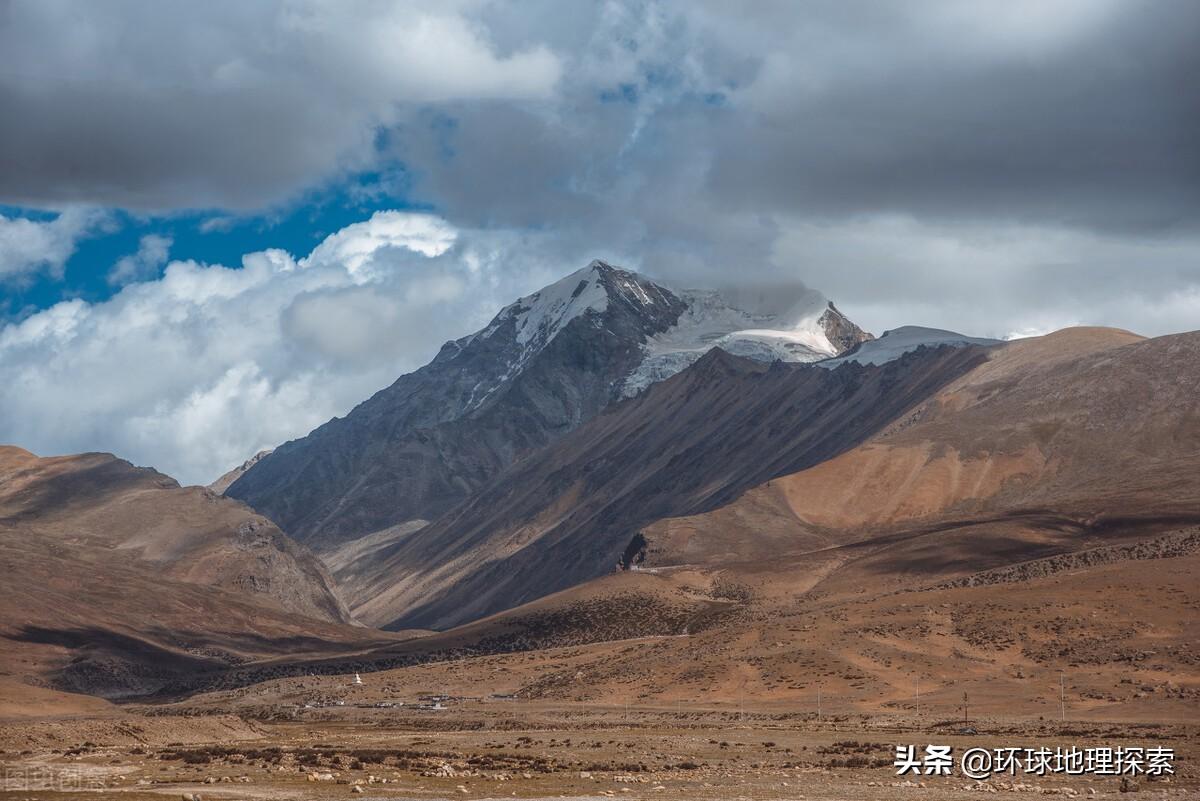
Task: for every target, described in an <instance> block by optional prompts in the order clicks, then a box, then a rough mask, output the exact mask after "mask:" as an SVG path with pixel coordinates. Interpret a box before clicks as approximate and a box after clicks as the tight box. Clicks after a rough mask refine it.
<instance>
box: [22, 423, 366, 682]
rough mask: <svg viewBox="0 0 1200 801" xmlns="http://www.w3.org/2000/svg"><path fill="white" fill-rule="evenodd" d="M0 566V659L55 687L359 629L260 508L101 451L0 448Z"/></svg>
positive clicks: (311, 560)
mask: <svg viewBox="0 0 1200 801" xmlns="http://www.w3.org/2000/svg"><path fill="white" fill-rule="evenodd" d="M0 570H3V573H4V576H5V592H4V594H3V598H2V599H0V610H2V614H0V621H2V622H0V626H2V629H0V636H3V637H5V638H6V641H5V646H4V648H3V653H4V660H3V664H0V670H3V671H5V672H6V673H7V674H8V675H10V676H15V677H17V678H24V679H29V680H33V681H43V682H49V683H50V684H51V685H52V686H54V687H56V688H59V689H68V690H78V691H80V692H88V693H94V694H98V695H104V696H122V695H126V694H141V693H146V692H152V691H153V690H154V689H155V688H156V687H157V686H159V685H161V684H162V683H163V682H164V681H166V680H167V679H169V678H170V677H171V676H173V675H176V674H179V673H186V672H190V671H204V670H210V669H216V668H221V667H224V666H227V665H228V664H233V663H237V662H240V661H244V660H246V659H250V658H255V657H258V656H261V655H263V654H272V653H274V654H279V653H287V652H289V651H293V650H295V651H303V650H304V649H306V648H311V647H315V644H317V643H319V642H320V640H322V639H328V640H331V641H342V642H354V641H359V640H363V639H364V637H363V634H362V630H361V629H355V628H352V627H350V626H349V625H348V624H349V623H350V618H349V616H348V614H347V612H346V610H345V607H344V606H343V604H342V603H341V601H340V600H339V599H338V597H337V596H336V595H335V593H334V591H333V590H332V584H331V581H330V579H329V577H328V575H327V573H326V571H325V568H324V567H323V566H322V565H321V563H320V562H319V561H317V559H316V558H315V557H314V556H313V555H312V554H310V553H309V552H308V551H307V550H306V549H305V548H303V547H301V546H298V545H297V544H296V543H294V542H292V541H291V540H289V539H288V538H287V537H286V536H284V534H283V533H282V532H281V531H279V529H278V528H276V527H275V526H274V525H273V524H271V523H270V522H269V521H267V520H266V519H265V518H263V517H261V516H260V515H257V514H255V513H254V512H253V511H252V510H250V509H249V508H247V507H246V506H244V505H243V504H241V503H239V502H236V501H233V500H229V499H225V498H221V497H220V496H218V495H215V494H214V493H212V492H210V491H208V490H206V489H203V488H201V487H180V486H179V485H178V484H177V483H176V482H175V481H174V480H173V479H171V478H169V477H167V476H164V475H162V474H160V473H157V472H155V471H153V470H148V469H143V468H136V467H133V466H132V465H130V464H129V463H128V462H124V461H122V460H120V459H117V458H115V457H113V456H110V455H107V454H83V455H80V456H63V457H54V458H44V459H43V458H38V457H36V456H34V455H33V454H31V453H29V452H27V451H24V450H21V449H19V448H12V447H0ZM376 641H378V639H376ZM321 647H324V646H323V645H322V646H321Z"/></svg>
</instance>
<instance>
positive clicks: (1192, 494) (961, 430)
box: [645, 329, 1200, 564]
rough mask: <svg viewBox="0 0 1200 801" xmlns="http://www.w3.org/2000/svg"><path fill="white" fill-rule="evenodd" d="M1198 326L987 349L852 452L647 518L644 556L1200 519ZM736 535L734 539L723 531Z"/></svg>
mask: <svg viewBox="0 0 1200 801" xmlns="http://www.w3.org/2000/svg"><path fill="white" fill-rule="evenodd" d="M1197 365H1200V333H1192V334H1181V335H1176V336H1168V337H1159V338H1157V339H1152V340H1141V339H1140V338H1138V337H1136V336H1134V335H1132V334H1129V333H1128V332H1123V331H1115V330H1111V329H1069V330H1066V331H1062V332H1059V333H1056V334H1052V335H1049V336H1047V337H1041V338H1037V339H1031V340H1024V341H1020V342H1016V343H1013V344H1010V345H1007V346H1005V347H1003V348H999V349H994V350H992V351H991V353H990V356H989V359H988V361H987V362H986V363H985V364H982V365H980V366H978V367H976V368H975V369H974V370H972V371H971V372H969V373H967V374H966V375H964V376H962V377H960V378H958V379H957V380H955V381H953V382H952V383H950V384H948V385H947V386H946V387H945V388H944V389H942V390H941V391H940V392H938V393H937V394H936V395H934V396H933V397H931V398H930V399H928V400H927V401H925V402H923V403H921V404H920V405H918V406H916V407H914V408H913V409H911V410H910V411H909V412H908V413H907V414H905V415H904V416H903V417H902V418H901V419H898V420H897V421H896V422H894V423H893V424H892V425H890V426H888V427H887V428H885V429H883V430H882V431H880V432H879V433H878V434H876V435H875V436H873V437H872V438H870V439H869V440H867V441H866V442H864V443H862V444H860V445H858V446H857V447H855V448H853V449H851V450H848V451H847V452H845V453H843V454H841V455H839V456H837V457H835V458H833V459H830V460H828V461H826V462H823V463H821V464H819V465H815V466H813V467H811V468H809V469H806V470H803V471H800V472H798V473H794V474H791V475H787V476H783V477H780V478H777V479H774V480H772V481H770V482H769V483H764V484H762V485H760V486H758V487H755V488H754V489H752V490H750V491H748V492H746V493H745V495H743V496H742V497H741V498H739V499H738V500H737V501H736V502H734V503H732V504H729V505H728V506H726V507H724V508H721V509H718V510H714V511H713V512H711V513H709V514H705V515H702V516H699V517H690V518H682V519H673V520H663V521H660V522H659V523H656V524H654V525H652V526H649V527H648V528H647V529H646V531H645V535H646V537H647V539H648V541H649V543H650V545H649V547H648V561H649V563H651V564H673V563H681V564H682V563H693V562H696V561H697V560H701V561H705V560H712V559H720V558H727V551H728V549H729V548H731V547H736V548H737V549H738V552H739V553H741V554H742V555H743V556H745V557H757V556H765V555H768V554H769V553H770V552H771V551H772V550H773V549H774V548H775V545H774V544H773V543H775V542H778V541H785V542H786V541H791V540H799V539H810V538H812V537H813V536H816V535H818V534H824V535H826V536H830V537H832V538H833V539H835V540H836V541H839V542H845V541H847V540H848V539H855V538H858V537H865V536H867V535H868V534H870V535H872V536H873V535H875V534H878V533H879V532H880V531H883V530H889V529H895V528H916V527H921V526H931V527H945V526H946V525H954V524H955V521H962V522H963V523H964V524H966V523H970V522H976V521H980V520H988V519H994V518H997V517H1002V516H1007V517H1019V516H1022V515H1032V516H1038V515H1040V516H1042V517H1054V518H1061V519H1062V520H1064V521H1066V524H1069V525H1071V526H1073V527H1081V528H1099V527H1102V526H1103V525H1105V522H1104V521H1105V520H1106V519H1109V520H1112V521H1114V522H1113V524H1114V525H1115V524H1116V521H1118V520H1121V519H1123V518H1135V519H1141V520H1144V521H1145V522H1146V524H1147V525H1153V524H1154V521H1156V520H1158V521H1163V522H1167V523H1178V524H1181V525H1182V524H1187V523H1191V522H1195V521H1197V520H1200V404H1197V402H1196V400H1195V399H1196V397H1197V393H1198V392H1200V368H1198V367H1197ZM731 544H736V545H731Z"/></svg>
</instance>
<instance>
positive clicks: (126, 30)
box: [0, 0, 1200, 482]
mask: <svg viewBox="0 0 1200 801" xmlns="http://www.w3.org/2000/svg"><path fill="white" fill-rule="evenodd" d="M0 53H3V64H2V65H0V441H4V442H12V443H15V444H19V445H22V446H24V447H27V448H30V449H31V450H34V451H36V452H39V453H45V454H49V453H65V452H76V451H83V450H106V451H113V452H116V453H118V454H119V455H122V456H125V457H127V458H130V459H131V460H133V461H134V462H136V463H139V464H151V465H154V466H156V467H158V468H160V469H162V470H164V471H165V472H168V473H171V474H172V475H175V476H176V477H178V478H180V479H181V480H184V481H186V482H207V481H209V480H211V479H213V478H215V477H216V475H218V474H219V473H220V472H222V471H223V470H225V469H227V468H228V467H230V466H232V465H233V464H235V463H237V462H240V461H241V460H242V459H244V458H246V457H248V456H249V455H251V454H252V453H254V452H255V451H256V450H257V449H259V448H262V447H267V446H270V445H274V444H277V443H278V442H280V441H282V440H285V439H288V438H292V437H295V436H299V435H302V434H304V433H306V432H307V431H308V430H309V429H311V428H312V427H313V426H315V425H317V424H319V423H320V422H323V421H324V420H326V419H328V418H329V417H330V416H333V415H335V414H344V413H345V412H346V411H347V410H348V409H349V408H350V407H351V406H353V405H354V403H356V402H357V401H360V400H362V399H364V398H366V397H367V396H368V395H370V394H371V393H372V392H373V391H375V390H377V389H379V388H380V387H382V386H385V385H386V384H388V383H390V382H391V381H392V380H394V378H395V377H396V376H398V375H399V374H401V373H403V372H406V371H408V370H411V369H413V368H414V367H416V366H419V365H420V364H421V363H423V362H425V361H427V360H428V359H429V358H430V357H431V356H432V354H433V353H435V352H436V350H437V347H438V346H439V345H440V344H441V342H442V341H444V340H446V339H449V338H452V337H456V336H459V335H462V334H464V333H467V332H469V331H471V330H474V329H475V328H478V327H480V326H481V325H482V324H484V323H485V322H486V321H487V319H488V318H490V316H491V315H492V314H494V312H495V311H496V310H497V309H498V308H499V307H500V306H501V305H503V304H504V303H506V302H508V301H510V300H512V299H513V298H515V297H517V296H518V295H521V294H524V293H527V292H529V291H532V290H534V289H536V288H538V287H539V286H541V285H544V284H545V283H548V282H549V281H552V280H554V279H555V278H557V277H559V276H561V275H563V274H566V273H568V272H571V271H572V270H574V269H577V268H578V267H580V266H583V265H584V264H585V263H586V262H587V261H589V260H590V259H591V258H595V257H599V258H605V259H607V260H610V261H613V262H615V263H619V264H624V265H626V266H629V267H631V268H634V269H638V270H641V271H642V272H644V273H646V274H648V275H650V276H652V277H656V278H659V279H662V280H663V281H664V282H666V283H669V284H674V285H679V286H720V285H724V284H744V283H761V284H765V285H777V284H779V283H781V282H796V283H804V284H807V285H809V286H811V287H813V288H815V289H818V290H820V291H821V292H823V293H824V294H825V295H827V296H828V297H830V298H831V299H833V300H834V301H835V302H836V303H837V304H838V305H839V307H840V308H841V309H842V310H843V311H844V312H846V313H847V314H848V315H849V316H850V317H851V318H852V319H854V320H856V321H858V322H859V323H860V324H862V325H863V326H864V327H867V328H869V329H871V330H874V331H875V332H876V333H878V332H880V331H882V330H884V329H887V328H891V327H895V326H898V325H904V324H923V325H932V326H939V327H947V328H953V329H957V330H960V331H963V332H965V333H969V334H975V335H991V336H1009V335H1015V334H1029V333H1036V332H1043V331H1047V330H1052V329H1054V328H1058V327H1062V326H1067V325H1076V324H1096V325H1113V326H1119V327H1123V328H1129V329H1132V330H1135V331H1138V332H1140V333H1144V334H1148V335H1158V334H1164V333H1170V332H1177V331H1183V330H1192V329H1196V328H1200V133H1198V132H1200V91H1198V89H1197V76H1198V75H1200V4H1198V3H1196V2H1192V0H1160V1H1158V2H1148V1H1146V0H1143V1H1142V2H1133V1H1132V0H1006V2H1003V3H977V2H969V1H968V0H956V1H954V2H951V1H950V0H926V1H925V2H921V1H920V0H914V1H913V2H887V3H885V2H875V3H864V2H848V1H847V0H831V2H791V1H788V2H769V1H767V0H764V1H763V2H756V3H753V4H734V3H728V2H715V1H714V2H698V1H697V0H690V1H689V2H679V3H672V2H662V3H659V2H602V3H584V2H577V3H575V2H572V3H564V2H561V0H530V1H529V2H522V3H519V4H518V3H500V2H486V1H485V0H466V1H464V2H447V1H446V0H438V2H399V3H396V2H337V3H333V2H329V3H318V2H307V1H306V0H294V1H291V2H265V1H264V2H254V3H244V2H232V1H230V2H212V1H211V0H210V1H209V2H204V3H184V2H170V1H168V2H161V1H154V0H146V2H120V1H119V0H114V1H113V2H105V3H95V2H85V0H78V1H77V2H54V1H53V0H37V1H36V2H34V1H33V0H30V1H29V2H18V1H16V0H0Z"/></svg>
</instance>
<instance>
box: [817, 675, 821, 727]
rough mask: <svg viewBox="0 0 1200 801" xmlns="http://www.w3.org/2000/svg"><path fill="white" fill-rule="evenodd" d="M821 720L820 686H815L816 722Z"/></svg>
mask: <svg viewBox="0 0 1200 801" xmlns="http://www.w3.org/2000/svg"><path fill="white" fill-rule="evenodd" d="M820 719H821V685H819V684H818V685H817V720H818V721H819V720H820Z"/></svg>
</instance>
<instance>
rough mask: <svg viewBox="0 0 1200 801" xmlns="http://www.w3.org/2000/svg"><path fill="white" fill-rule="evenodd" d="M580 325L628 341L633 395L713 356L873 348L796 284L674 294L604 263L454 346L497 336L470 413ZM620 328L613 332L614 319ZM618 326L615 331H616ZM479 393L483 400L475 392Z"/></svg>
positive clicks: (622, 382) (795, 357)
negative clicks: (497, 350) (634, 356)
mask: <svg viewBox="0 0 1200 801" xmlns="http://www.w3.org/2000/svg"><path fill="white" fill-rule="evenodd" d="M580 318H585V319H590V320H592V321H593V323H594V324H595V325H597V326H607V327H609V328H610V329H612V330H621V331H625V332H626V334H627V335H628V336H629V337H630V339H631V341H630V344H631V345H632V346H634V347H636V348H638V349H640V351H641V353H642V356H641V358H640V359H638V360H637V365H636V366H635V367H634V369H633V370H632V371H631V372H629V373H628V374H627V375H624V376H622V377H620V379H619V380H618V383H617V385H616V388H617V391H618V394H619V395H623V396H631V395H636V394H637V393H638V392H640V391H642V390H643V389H645V388H646V387H648V386H649V385H650V384H652V383H654V382H656V381H661V380H663V379H665V378H669V377H670V376H672V375H674V374H675V373H678V372H679V371H681V370H683V369H685V368H687V367H688V366H690V365H691V364H693V363H694V362H696V361H697V360H698V359H699V358H700V357H701V356H703V355H704V354H705V353H707V352H708V351H710V350H712V349H713V348H715V347H719V348H721V349H723V350H725V351H727V352H729V353H732V354H734V355H737V356H744V357H747V358H752V359H757V360H759V361H776V360H779V361H785V362H815V361H820V360H822V359H828V358H830V357H834V356H837V355H838V354H840V353H843V352H845V351H846V350H847V349H848V348H851V347H853V346H854V345H856V344H858V343H859V342H862V341H864V340H866V339H870V338H871V337H870V335H869V334H866V333H864V332H863V331H862V330H861V329H860V328H858V326H856V325H854V323H852V322H850V321H849V320H847V319H846V318H845V317H844V316H843V315H842V314H841V312H839V311H838V310H837V309H836V308H834V306H833V304H832V303H829V302H828V301H827V300H826V298H825V297H824V296H823V295H822V294H821V293H819V292H817V291H815V290H812V289H809V288H807V287H805V286H803V285H802V284H799V283H793V284H790V285H782V286H770V287H756V288H731V289H722V290H713V289H674V288H670V287H667V286H664V285H662V284H659V283H656V282H653V281H651V280H649V279H647V278H645V277H644V276H642V275H639V274H638V273H635V272H632V271H630V270H624V269H621V268H619V267H614V266H612V265H611V264H608V263H607V262H603V261H600V260H595V261H592V262H591V263H590V264H588V265H587V266H586V267H584V268H583V269H580V270H576V271H575V272H573V273H571V274H570V275H567V276H566V277H564V278H561V279H559V280H558V281H555V282H554V283H552V284H550V285H548V286H546V287H543V288H542V289H540V290H538V291H537V292H534V293H532V294H529V295H526V296H524V297H522V298H519V299H518V300H516V301H514V302H513V303H511V304H509V305H508V306H506V307H504V308H503V309H502V310H501V311H500V313H499V314H497V315H496V317H495V319H493V320H492V322H491V324H490V325H488V327H487V328H485V329H484V330H482V331H480V332H479V333H478V334H475V335H473V336H471V337H468V338H466V339H464V340H460V341H459V342H458V343H454V344H455V346H456V347H459V348H460V347H465V346H466V345H467V344H468V343H469V342H470V341H471V340H475V339H477V338H483V339H488V338H491V337H494V336H498V335H499V334H500V332H504V334H503V336H504V337H505V338H506V341H507V342H509V343H510V345H509V347H508V348H507V349H506V351H505V355H504V356H503V357H502V358H503V360H504V369H503V370H502V371H501V372H500V373H499V374H497V375H496V376H494V377H492V378H491V379H487V380H483V381H481V382H480V383H479V384H478V385H477V386H476V387H475V388H474V389H475V390H476V391H474V392H473V393H472V396H473V398H474V401H473V402H472V403H473V405H474V404H477V403H479V402H480V401H481V400H482V399H484V398H486V397H488V396H490V394H491V391H492V389H493V388H494V387H495V386H497V385H498V383H500V382H503V381H505V380H507V379H508V378H510V377H512V376H514V375H516V374H517V373H518V372H520V370H521V369H522V367H523V365H525V364H526V363H528V362H529V360H530V359H532V358H533V357H534V356H535V355H536V354H538V353H539V352H541V351H542V350H543V349H544V348H545V347H547V345H549V343H550V342H551V341H552V340H553V339H554V338H555V337H557V336H558V335H559V334H560V333H561V332H562V331H563V330H564V329H566V328H567V326H568V325H569V324H570V323H572V322H573V321H575V320H578V319H580ZM618 318H620V319H621V320H623V321H625V322H623V323H617V322H616V321H617V319H618ZM614 326H615V328H614ZM481 391H482V392H481Z"/></svg>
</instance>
